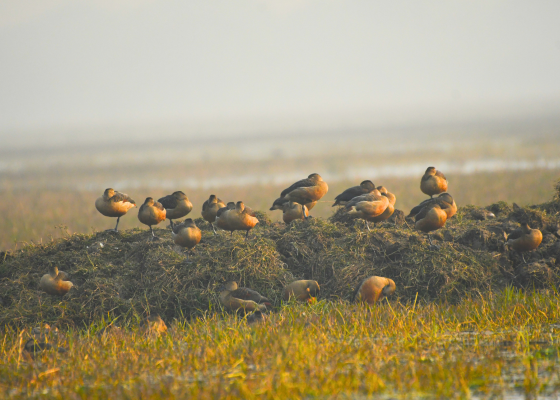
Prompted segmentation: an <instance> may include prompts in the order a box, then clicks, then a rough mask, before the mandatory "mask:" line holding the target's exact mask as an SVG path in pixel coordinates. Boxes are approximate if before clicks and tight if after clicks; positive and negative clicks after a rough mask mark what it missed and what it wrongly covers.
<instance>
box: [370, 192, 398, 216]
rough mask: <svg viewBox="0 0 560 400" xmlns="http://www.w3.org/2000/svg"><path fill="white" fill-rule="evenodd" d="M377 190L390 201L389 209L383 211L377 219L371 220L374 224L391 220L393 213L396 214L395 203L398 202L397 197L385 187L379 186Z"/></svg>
mask: <svg viewBox="0 0 560 400" xmlns="http://www.w3.org/2000/svg"><path fill="white" fill-rule="evenodd" d="M377 190H379V193H381V195H382V196H385V197H387V199H389V204H388V205H387V208H386V209H385V211H383V213H382V214H381V215H378V216H377V217H373V218H371V219H370V221H371V222H373V223H376V222H383V221H386V220H388V219H389V218H391V215H393V213H394V212H395V203H396V201H397V196H395V195H394V194H393V193H391V192H389V191H388V190H387V189H386V188H385V187H383V186H378V187H377Z"/></svg>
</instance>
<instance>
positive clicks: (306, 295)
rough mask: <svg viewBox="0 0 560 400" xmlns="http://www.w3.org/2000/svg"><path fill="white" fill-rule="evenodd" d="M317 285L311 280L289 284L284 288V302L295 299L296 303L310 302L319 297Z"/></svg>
mask: <svg viewBox="0 0 560 400" xmlns="http://www.w3.org/2000/svg"><path fill="white" fill-rule="evenodd" d="M320 290H321V288H320V287H319V283H318V282H317V281H313V280H300V281H295V282H292V283H290V284H289V285H287V286H286V287H285V288H284V295H283V297H282V298H283V299H284V301H289V300H290V299H295V300H297V301H306V302H311V301H312V300H313V299H315V298H316V297H317V296H318V295H319V291H320Z"/></svg>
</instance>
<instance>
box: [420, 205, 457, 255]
mask: <svg viewBox="0 0 560 400" xmlns="http://www.w3.org/2000/svg"><path fill="white" fill-rule="evenodd" d="M442 207H449V206H445V205H440V204H437V203H435V204H428V205H426V206H425V207H423V208H422V209H421V210H420V212H419V213H418V214H416V216H415V217H414V221H415V223H414V226H415V228H416V229H418V230H419V231H421V232H424V233H427V234H428V241H429V242H430V246H432V247H436V246H434V245H433V244H432V238H431V237H430V232H433V231H436V230H438V229H440V228H441V227H443V226H444V225H445V221H447V212H446V211H445V208H442Z"/></svg>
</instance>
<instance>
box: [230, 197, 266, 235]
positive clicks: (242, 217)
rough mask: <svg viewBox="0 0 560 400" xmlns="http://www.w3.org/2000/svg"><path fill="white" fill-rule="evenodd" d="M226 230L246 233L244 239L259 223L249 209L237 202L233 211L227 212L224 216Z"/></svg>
mask: <svg viewBox="0 0 560 400" xmlns="http://www.w3.org/2000/svg"><path fill="white" fill-rule="evenodd" d="M226 218H227V226H228V230H230V231H231V232H232V235H233V231H246V232H247V233H246V234H245V239H247V238H248V237H249V231H250V230H251V229H253V228H254V227H255V225H257V224H258V223H259V220H258V219H257V218H256V217H255V213H254V212H253V210H251V209H250V208H249V207H245V205H244V204H243V202H242V201H238V202H237V204H236V205H235V209H233V210H229V211H228V212H227V214H226Z"/></svg>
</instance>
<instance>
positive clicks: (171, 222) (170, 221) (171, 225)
mask: <svg viewBox="0 0 560 400" xmlns="http://www.w3.org/2000/svg"><path fill="white" fill-rule="evenodd" d="M169 226H170V227H171V230H173V220H172V219H170V220H169Z"/></svg>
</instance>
